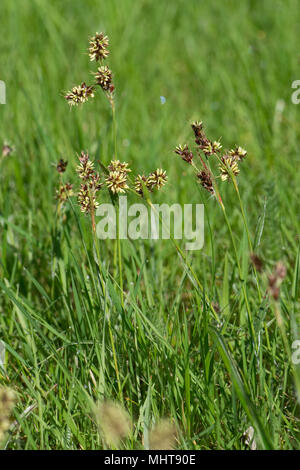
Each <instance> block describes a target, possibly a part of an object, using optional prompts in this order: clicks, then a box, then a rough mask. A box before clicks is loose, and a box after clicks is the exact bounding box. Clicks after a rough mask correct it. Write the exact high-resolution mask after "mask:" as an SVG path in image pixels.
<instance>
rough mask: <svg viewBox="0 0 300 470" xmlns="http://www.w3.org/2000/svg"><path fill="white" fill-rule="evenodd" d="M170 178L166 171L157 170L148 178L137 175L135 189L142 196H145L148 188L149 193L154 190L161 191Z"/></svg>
mask: <svg viewBox="0 0 300 470" xmlns="http://www.w3.org/2000/svg"><path fill="white" fill-rule="evenodd" d="M167 180H168V177H167V173H166V171H165V170H162V169H160V168H157V170H155V171H153V172H152V173H150V174H149V175H148V176H145V175H137V177H136V179H135V182H134V189H135V192H137V193H138V194H140V195H143V194H144V193H143V189H144V188H147V190H148V191H153V190H154V189H157V190H159V189H161V188H162V187H163V186H164V185H165V184H166V182H167Z"/></svg>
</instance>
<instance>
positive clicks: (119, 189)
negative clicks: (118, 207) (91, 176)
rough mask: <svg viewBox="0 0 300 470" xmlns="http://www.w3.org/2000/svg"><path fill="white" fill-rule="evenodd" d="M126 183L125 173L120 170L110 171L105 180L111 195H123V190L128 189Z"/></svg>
mask: <svg viewBox="0 0 300 470" xmlns="http://www.w3.org/2000/svg"><path fill="white" fill-rule="evenodd" d="M126 181H127V175H126V173H124V172H122V171H120V170H116V171H110V172H109V175H108V176H107V178H106V179H105V182H106V185H107V187H108V189H110V191H111V192H112V193H113V194H116V193H125V189H128V185H127V183H126Z"/></svg>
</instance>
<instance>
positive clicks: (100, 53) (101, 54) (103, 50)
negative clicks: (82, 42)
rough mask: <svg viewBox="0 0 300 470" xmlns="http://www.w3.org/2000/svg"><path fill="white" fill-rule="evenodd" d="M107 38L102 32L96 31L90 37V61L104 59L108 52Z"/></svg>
mask: <svg viewBox="0 0 300 470" xmlns="http://www.w3.org/2000/svg"><path fill="white" fill-rule="evenodd" d="M108 44H109V39H108V37H107V36H105V35H104V33H96V34H95V36H93V37H91V38H90V47H89V56H90V59H91V61H93V60H96V61H97V60H104V59H106V57H107V56H108V54H109V51H108V49H107V48H108Z"/></svg>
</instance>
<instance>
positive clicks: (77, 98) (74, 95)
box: [65, 82, 94, 106]
mask: <svg viewBox="0 0 300 470" xmlns="http://www.w3.org/2000/svg"><path fill="white" fill-rule="evenodd" d="M65 98H66V100H67V101H68V103H69V104H70V106H75V105H76V106H77V105H79V104H83V103H85V102H86V101H88V99H89V98H94V87H93V86H88V85H86V83H85V82H83V83H82V84H81V85H79V86H75V87H74V88H72V90H71V91H69V92H68V93H67V94H66V95H65Z"/></svg>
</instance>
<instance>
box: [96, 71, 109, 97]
mask: <svg viewBox="0 0 300 470" xmlns="http://www.w3.org/2000/svg"><path fill="white" fill-rule="evenodd" d="M95 79H96V82H97V85H100V86H101V88H102V89H103V90H104V91H111V86H112V73H111V70H110V69H109V68H108V67H107V65H101V67H98V70H97V72H96V73H95Z"/></svg>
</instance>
